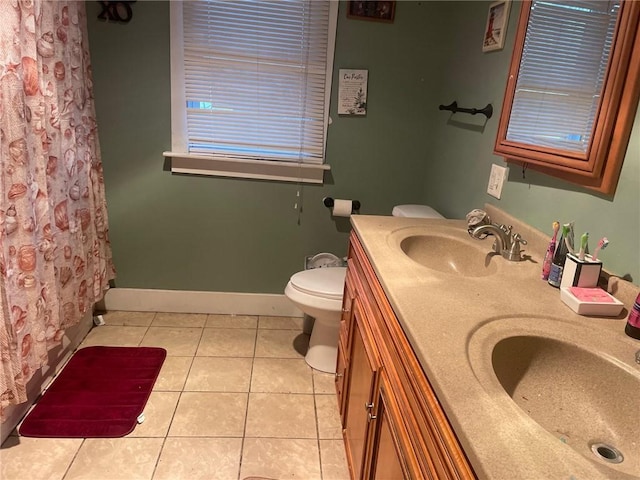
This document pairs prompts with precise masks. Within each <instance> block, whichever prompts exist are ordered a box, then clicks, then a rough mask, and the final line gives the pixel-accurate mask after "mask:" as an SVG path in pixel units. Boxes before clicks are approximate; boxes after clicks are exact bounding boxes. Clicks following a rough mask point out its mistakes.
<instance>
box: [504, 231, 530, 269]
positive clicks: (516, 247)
mask: <svg viewBox="0 0 640 480" xmlns="http://www.w3.org/2000/svg"><path fill="white" fill-rule="evenodd" d="M526 244H527V241H526V240H525V239H524V238H522V235H520V234H519V233H514V234H513V235H512V236H511V248H510V249H509V253H508V259H509V260H511V261H512V262H519V261H521V260H523V258H522V250H520V245H526Z"/></svg>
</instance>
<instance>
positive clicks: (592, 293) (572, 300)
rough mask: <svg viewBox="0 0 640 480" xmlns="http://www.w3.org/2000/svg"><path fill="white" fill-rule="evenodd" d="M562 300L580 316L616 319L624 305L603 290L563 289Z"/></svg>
mask: <svg viewBox="0 0 640 480" xmlns="http://www.w3.org/2000/svg"><path fill="white" fill-rule="evenodd" d="M560 299H561V300H562V301H563V302H564V303H565V304H566V305H567V306H568V307H569V308H571V310H573V311H574V312H576V313H577V314H578V315H595V316H602V317H615V316H616V315H618V314H619V313H620V312H621V311H622V308H623V307H624V304H623V303H622V302H621V301H620V300H618V299H617V298H615V297H614V296H612V295H610V294H608V293H607V292H605V291H604V290H602V289H601V288H597V287H596V288H584V287H561V288H560Z"/></svg>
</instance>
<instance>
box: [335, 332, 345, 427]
mask: <svg viewBox="0 0 640 480" xmlns="http://www.w3.org/2000/svg"><path fill="white" fill-rule="evenodd" d="M347 367H348V364H347V358H346V355H345V353H344V351H343V348H342V344H341V343H340V344H338V360H337V362H336V376H335V382H336V393H337V394H338V409H339V410H340V421H341V424H342V427H343V428H344V425H345V424H344V421H345V416H344V414H345V411H346V401H345V389H344V387H345V375H346V371H347Z"/></svg>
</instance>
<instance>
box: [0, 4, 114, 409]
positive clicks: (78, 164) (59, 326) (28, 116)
mask: <svg viewBox="0 0 640 480" xmlns="http://www.w3.org/2000/svg"><path fill="white" fill-rule="evenodd" d="M87 40H88V35H87V26H86V18H85V6H84V2H82V1H80V2H72V1H60V0H53V1H52V0H48V1H44V0H0V307H1V308H0V316H1V318H0V411H2V409H3V408H4V407H6V406H7V405H9V404H17V403H22V402H24V401H26V400H27V398H26V391H25V386H26V384H27V382H28V381H29V379H30V378H31V377H32V375H33V373H34V372H35V371H37V370H38V369H39V368H41V367H42V366H43V365H45V364H46V363H47V352H48V350H49V349H51V348H52V347H53V346H55V345H57V344H59V343H60V342H61V340H62V338H63V336H64V331H65V329H66V328H68V327H70V326H73V325H75V324H77V323H78V322H79V321H80V319H81V318H82V317H83V316H84V315H85V313H87V312H89V311H90V310H91V309H92V308H93V304H94V303H95V302H96V301H98V300H100V299H101V298H102V296H103V293H104V291H105V290H106V289H107V288H108V281H109V280H110V279H112V278H113V277H114V276H115V272H114V269H113V265H112V262H111V248H110V245H109V238H108V224H107V210H106V203H105V194H104V183H103V173H102V163H101V159H100V150H99V145H98V136H97V130H96V121H95V111H94V105H93V91H92V82H91V66H90V62H89V47H88V41H87Z"/></svg>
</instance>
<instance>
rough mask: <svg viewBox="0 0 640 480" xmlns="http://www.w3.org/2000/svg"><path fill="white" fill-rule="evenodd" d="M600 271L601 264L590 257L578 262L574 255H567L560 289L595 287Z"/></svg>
mask: <svg viewBox="0 0 640 480" xmlns="http://www.w3.org/2000/svg"><path fill="white" fill-rule="evenodd" d="M601 271H602V262H601V261H600V260H593V259H592V258H591V255H585V257H584V260H580V259H579V258H578V257H577V256H576V255H574V254H572V253H568V254H567V260H566V262H565V264H564V270H563V272H562V280H561V282H560V287H585V288H591V287H597V286H598V279H599V278H600V272H601Z"/></svg>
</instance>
